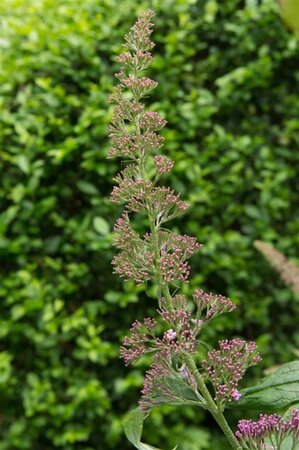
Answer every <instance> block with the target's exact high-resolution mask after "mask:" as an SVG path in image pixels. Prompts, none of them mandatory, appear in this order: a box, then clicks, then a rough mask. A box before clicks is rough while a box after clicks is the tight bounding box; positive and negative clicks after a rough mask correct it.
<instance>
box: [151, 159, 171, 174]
mask: <svg viewBox="0 0 299 450" xmlns="http://www.w3.org/2000/svg"><path fill="white" fill-rule="evenodd" d="M154 161H155V166H156V171H157V173H158V174H159V175H164V174H165V173H169V172H170V171H171V170H172V168H173V161H172V160H171V159H169V158H166V156H162V155H157V156H155V157H154Z"/></svg>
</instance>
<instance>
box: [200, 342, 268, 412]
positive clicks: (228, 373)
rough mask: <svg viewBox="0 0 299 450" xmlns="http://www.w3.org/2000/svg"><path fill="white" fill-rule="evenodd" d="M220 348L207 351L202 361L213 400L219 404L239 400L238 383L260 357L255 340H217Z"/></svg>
mask: <svg viewBox="0 0 299 450" xmlns="http://www.w3.org/2000/svg"><path fill="white" fill-rule="evenodd" d="M219 347H220V350H211V351H210V352H208V357H207V359H206V360H204V361H202V365H203V367H204V369H205V372H206V374H207V376H208V378H209V380H210V381H211V383H212V385H213V387H214V390H215V400H216V401H217V402H218V403H219V404H225V403H226V402H227V401H231V400H239V399H240V394H239V392H238V389H237V388H238V383H239V381H240V380H241V379H242V377H243V375H244V373H245V371H246V369H247V368H248V367H250V366H252V365H254V364H257V363H258V362H259V361H260V360H261V358H260V356H259V355H258V353H257V351H256V344H255V342H246V341H244V340H243V339H232V340H227V339H224V340H222V341H220V342H219Z"/></svg>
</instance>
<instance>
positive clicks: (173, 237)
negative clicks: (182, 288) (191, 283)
mask: <svg viewBox="0 0 299 450" xmlns="http://www.w3.org/2000/svg"><path fill="white" fill-rule="evenodd" d="M159 241H160V268H161V271H162V277H163V281H164V282H165V283H170V282H172V281H175V280H179V281H187V280H188V277H189V273H190V266H189V264H188V263H187V261H186V260H187V259H188V258H190V256H192V255H193V254H194V253H196V252H197V251H198V250H199V249H200V248H201V247H202V245H201V244H199V243H198V242H197V241H196V239H195V238H194V237H190V236H187V235H183V236H180V235H177V234H175V233H171V232H168V231H160V232H159Z"/></svg>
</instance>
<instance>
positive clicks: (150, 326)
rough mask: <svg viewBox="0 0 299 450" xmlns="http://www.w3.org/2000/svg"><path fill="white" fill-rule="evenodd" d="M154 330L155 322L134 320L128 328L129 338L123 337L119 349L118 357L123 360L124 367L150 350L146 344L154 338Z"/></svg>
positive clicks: (149, 319)
mask: <svg viewBox="0 0 299 450" xmlns="http://www.w3.org/2000/svg"><path fill="white" fill-rule="evenodd" d="M155 328H156V321H155V320H154V319H152V318H150V317H147V318H146V319H144V320H143V322H140V321H139V320H135V322H134V323H133V325H132V326H131V328H130V333H131V334H130V336H126V337H125V339H124V342H123V346H122V347H121V348H120V356H121V357H122V358H123V359H124V361H125V364H126V366H127V365H129V364H132V362H134V361H136V360H137V359H138V358H140V356H142V355H144V354H145V353H146V352H147V351H150V350H151V349H150V348H149V347H148V346H147V343H149V342H151V340H152V339H154V338H155Z"/></svg>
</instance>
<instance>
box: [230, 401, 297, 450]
mask: <svg viewBox="0 0 299 450" xmlns="http://www.w3.org/2000/svg"><path fill="white" fill-rule="evenodd" d="M236 436H237V438H238V440H239V442H240V444H241V445H242V449H246V450H256V449H261V450H271V449H273V450H275V449H280V448H282V447H281V446H282V445H283V444H286V440H287V439H289V442H288V446H287V447H285V448H289V449H294V450H295V449H297V448H298V447H299V410H298V409H294V410H293V411H292V414H291V417H290V418H289V419H288V420H283V419H282V417H280V416H278V415H277V414H272V415H269V416H267V415H260V418H259V420H257V421H254V420H240V421H239V423H238V431H237V432H236Z"/></svg>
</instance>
